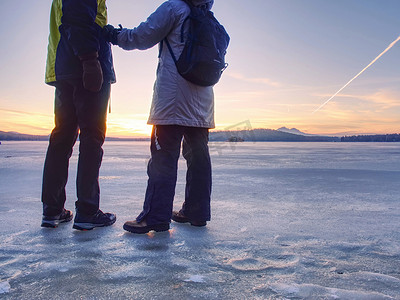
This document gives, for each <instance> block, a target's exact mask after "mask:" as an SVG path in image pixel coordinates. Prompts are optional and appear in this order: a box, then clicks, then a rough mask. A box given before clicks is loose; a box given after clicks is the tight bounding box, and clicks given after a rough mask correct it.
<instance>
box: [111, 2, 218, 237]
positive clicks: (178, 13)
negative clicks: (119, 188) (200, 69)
mask: <svg viewBox="0 0 400 300" xmlns="http://www.w3.org/2000/svg"><path fill="white" fill-rule="evenodd" d="M191 2H192V4H193V5H195V6H203V7H204V8H205V9H208V10H210V9H211V8H212V5H213V2H214V1H213V0H191ZM189 13H190V7H189V5H188V4H187V3H186V2H185V1H183V0H169V1H166V2H164V3H163V4H161V6H160V7H158V8H157V10H156V11H155V12H154V13H153V14H151V15H150V16H149V17H148V19H147V20H146V21H145V22H143V23H141V24H140V25H139V26H138V27H136V28H133V29H126V28H124V29H121V30H117V29H114V28H113V27H112V26H111V25H108V26H111V30H106V32H105V35H107V34H108V35H109V36H111V37H110V41H111V42H113V44H116V45H118V46H119V47H121V48H123V49H125V50H134V49H139V50H145V49H149V48H151V47H153V46H155V45H157V44H159V45H161V44H162V41H163V40H164V39H165V38H166V39H168V42H169V43H170V45H171V47H172V50H173V52H174V54H175V57H179V55H180V53H181V52H182V50H183V47H184V44H185V42H184V41H182V40H181V27H182V24H183V23H184V21H185V19H186V18H187V16H188V15H189ZM186 30H187V29H186ZM110 33H111V35H110ZM113 33H115V34H114V35H113ZM148 124H152V125H153V130H152V135H151V146H150V150H151V159H150V161H149V164H148V172H147V173H148V177H149V179H148V185H147V190H146V195H145V201H144V206H143V211H142V212H141V213H140V214H139V216H138V217H137V218H136V220H134V221H128V222H126V223H125V224H124V229H125V230H127V231H130V232H133V233H146V232H149V231H150V230H155V231H166V230H168V229H169V223H170V221H171V218H172V220H174V221H176V222H181V223H190V224H191V225H193V226H205V225H206V223H207V221H209V220H210V217H211V213H210V198H211V161H210V155H209V149H208V134H209V129H211V128H214V126H215V124H214V93H213V87H212V86H209V87H202V86H198V85H195V84H193V83H191V82H189V81H187V80H185V79H184V78H183V77H181V76H180V75H179V73H178V71H177V68H176V66H175V63H174V61H173V58H172V56H171V53H170V52H169V50H168V48H167V47H160V55H159V64H158V68H157V78H156V82H155V84H154V93H153V100H152V104H151V110H150V116H149V119H148ZM182 139H183V149H182V152H183V156H184V158H185V159H186V161H187V174H186V191H185V200H184V203H183V205H182V209H181V210H180V211H173V210H172V208H173V200H174V195H175V186H176V180H177V165H178V159H179V155H180V150H181V143H182Z"/></svg>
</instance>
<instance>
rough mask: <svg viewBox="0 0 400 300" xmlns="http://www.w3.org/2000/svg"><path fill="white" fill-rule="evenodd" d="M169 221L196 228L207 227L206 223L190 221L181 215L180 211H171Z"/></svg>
mask: <svg viewBox="0 0 400 300" xmlns="http://www.w3.org/2000/svg"><path fill="white" fill-rule="evenodd" d="M171 219H172V220H174V221H175V222H178V223H190V225H192V226H196V227H203V226H206V225H207V222H206V221H196V220H191V219H189V218H188V217H186V216H185V215H184V214H183V213H181V212H180V211H173V212H172V218H171Z"/></svg>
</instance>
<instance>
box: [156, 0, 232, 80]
mask: <svg viewBox="0 0 400 300" xmlns="http://www.w3.org/2000/svg"><path fill="white" fill-rule="evenodd" d="M183 1H185V2H186V3H187V4H188V5H189V7H190V14H189V16H188V17H187V18H186V19H185V21H184V22H183V24H182V28H181V42H182V43H183V42H185V41H184V28H185V24H186V22H187V21H189V28H188V36H187V39H186V42H185V46H184V48H183V51H182V53H181V55H180V57H179V58H178V59H176V57H175V55H174V53H173V51H172V48H171V45H170V44H169V42H168V39H167V38H165V39H164V41H165V43H166V44H167V47H168V49H169V52H170V53H171V56H172V59H173V60H174V62H175V65H176V67H177V69H178V73H179V74H180V75H181V76H182V77H183V78H185V79H186V80H188V81H190V82H192V83H194V84H196V85H200V86H213V85H215V84H216V83H217V82H218V81H219V79H220V78H221V75H222V72H223V71H224V70H225V69H226V67H227V64H226V63H225V54H226V49H227V48H228V44H229V40H230V38H229V35H228V33H227V32H226V31H225V28H224V27H223V26H222V25H221V24H220V23H219V22H218V21H217V19H216V18H215V17H214V14H213V13H212V12H211V11H209V10H208V9H207V8H204V7H196V6H194V5H193V4H192V3H191V2H190V1H189V0H183ZM161 51H162V44H161V49H160V53H161Z"/></svg>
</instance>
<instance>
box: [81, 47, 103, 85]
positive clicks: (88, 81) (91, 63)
mask: <svg viewBox="0 0 400 300" xmlns="http://www.w3.org/2000/svg"><path fill="white" fill-rule="evenodd" d="M98 56H99V55H98V53H97V52H93V53H89V54H86V55H81V56H79V59H80V60H81V62H82V68H83V76H82V80H83V86H84V88H85V89H87V90H89V91H91V92H98V91H100V89H101V87H102V85H103V71H102V69H101V65H100V62H99V60H98V59H97V57H98Z"/></svg>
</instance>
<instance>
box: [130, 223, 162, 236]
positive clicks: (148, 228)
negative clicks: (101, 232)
mask: <svg viewBox="0 0 400 300" xmlns="http://www.w3.org/2000/svg"><path fill="white" fill-rule="evenodd" d="M123 228H124V229H125V230H126V231H129V232H132V233H138V234H144V233H148V232H150V231H155V232H162V231H168V230H169V224H155V225H147V226H144V227H135V226H128V225H126V224H124V226H123Z"/></svg>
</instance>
